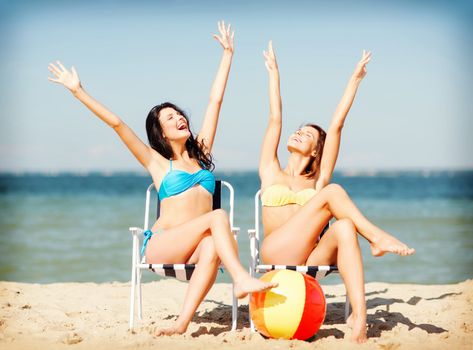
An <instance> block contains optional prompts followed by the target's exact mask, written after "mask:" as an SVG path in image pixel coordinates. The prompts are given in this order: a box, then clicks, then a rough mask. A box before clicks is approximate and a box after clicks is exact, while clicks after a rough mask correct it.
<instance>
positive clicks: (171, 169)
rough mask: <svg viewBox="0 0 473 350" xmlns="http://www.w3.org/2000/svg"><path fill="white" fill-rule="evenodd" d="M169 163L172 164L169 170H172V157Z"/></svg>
mask: <svg viewBox="0 0 473 350" xmlns="http://www.w3.org/2000/svg"><path fill="white" fill-rule="evenodd" d="M169 164H170V168H169V171H172V158H169Z"/></svg>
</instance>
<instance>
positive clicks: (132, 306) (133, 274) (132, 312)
mask: <svg viewBox="0 0 473 350" xmlns="http://www.w3.org/2000/svg"><path fill="white" fill-rule="evenodd" d="M130 284H131V292H130V323H129V329H130V330H133V325H134V321H135V289H136V269H135V267H134V266H133V267H132V269H131V281H130Z"/></svg>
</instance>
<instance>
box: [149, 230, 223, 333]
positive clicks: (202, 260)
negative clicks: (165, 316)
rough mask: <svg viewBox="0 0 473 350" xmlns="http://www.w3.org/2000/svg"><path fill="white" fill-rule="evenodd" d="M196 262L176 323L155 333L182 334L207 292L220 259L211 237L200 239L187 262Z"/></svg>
mask: <svg viewBox="0 0 473 350" xmlns="http://www.w3.org/2000/svg"><path fill="white" fill-rule="evenodd" d="M187 263H189V264H194V263H197V266H196V268H195V270H194V273H193V274H192V277H191V279H190V281H189V285H188V287H187V292H186V296H185V299H184V304H183V306H182V309H181V312H180V314H179V317H178V318H177V320H176V323H175V324H174V325H173V326H172V327H170V328H166V329H161V330H159V331H157V332H156V335H171V334H182V333H184V332H185V331H186V329H187V327H188V326H189V323H190V321H191V320H192V317H193V316H194V314H195V311H196V310H197V308H198V306H199V305H200V303H201V302H202V300H203V299H204V297H205V296H206V295H207V293H208V292H209V290H210V288H212V285H213V284H214V282H215V278H216V277H217V273H218V266H219V264H220V259H219V258H218V255H217V251H216V250H215V245H214V243H213V240H212V237H210V236H207V237H204V238H203V239H202V241H200V243H199V245H198V247H197V249H196V251H195V252H194V254H192V256H191V258H190V259H189V261H188V262H187Z"/></svg>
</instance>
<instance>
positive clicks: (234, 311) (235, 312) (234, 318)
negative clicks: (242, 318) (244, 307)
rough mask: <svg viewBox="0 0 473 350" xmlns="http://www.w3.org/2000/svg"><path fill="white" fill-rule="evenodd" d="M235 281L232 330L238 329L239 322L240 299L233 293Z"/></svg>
mask: <svg viewBox="0 0 473 350" xmlns="http://www.w3.org/2000/svg"><path fill="white" fill-rule="evenodd" d="M233 287H234V285H233V283H232V331H234V330H236V328H237V322H238V299H237V298H236V296H235V294H233V290H234V289H233Z"/></svg>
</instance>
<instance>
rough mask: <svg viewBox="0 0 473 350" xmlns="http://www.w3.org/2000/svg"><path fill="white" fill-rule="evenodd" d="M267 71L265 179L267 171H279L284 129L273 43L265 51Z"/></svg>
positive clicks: (262, 171)
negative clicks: (267, 118) (267, 102)
mask: <svg viewBox="0 0 473 350" xmlns="http://www.w3.org/2000/svg"><path fill="white" fill-rule="evenodd" d="M263 55H264V58H265V65H266V69H267V70H268V74H269V122H268V127H267V128H266V133H265V135H264V139H263V145H262V148H261V157H260V163H259V174H260V177H263V176H264V175H265V173H266V172H267V171H270V172H271V171H272V170H274V169H275V168H276V169H279V168H280V164H279V160H278V154H277V153H278V145H279V140H280V138H281V128H282V103H281V91H280V88H279V69H278V64H277V61H276V55H275V54H274V50H273V43H272V41H270V42H269V44H268V51H263Z"/></svg>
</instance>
